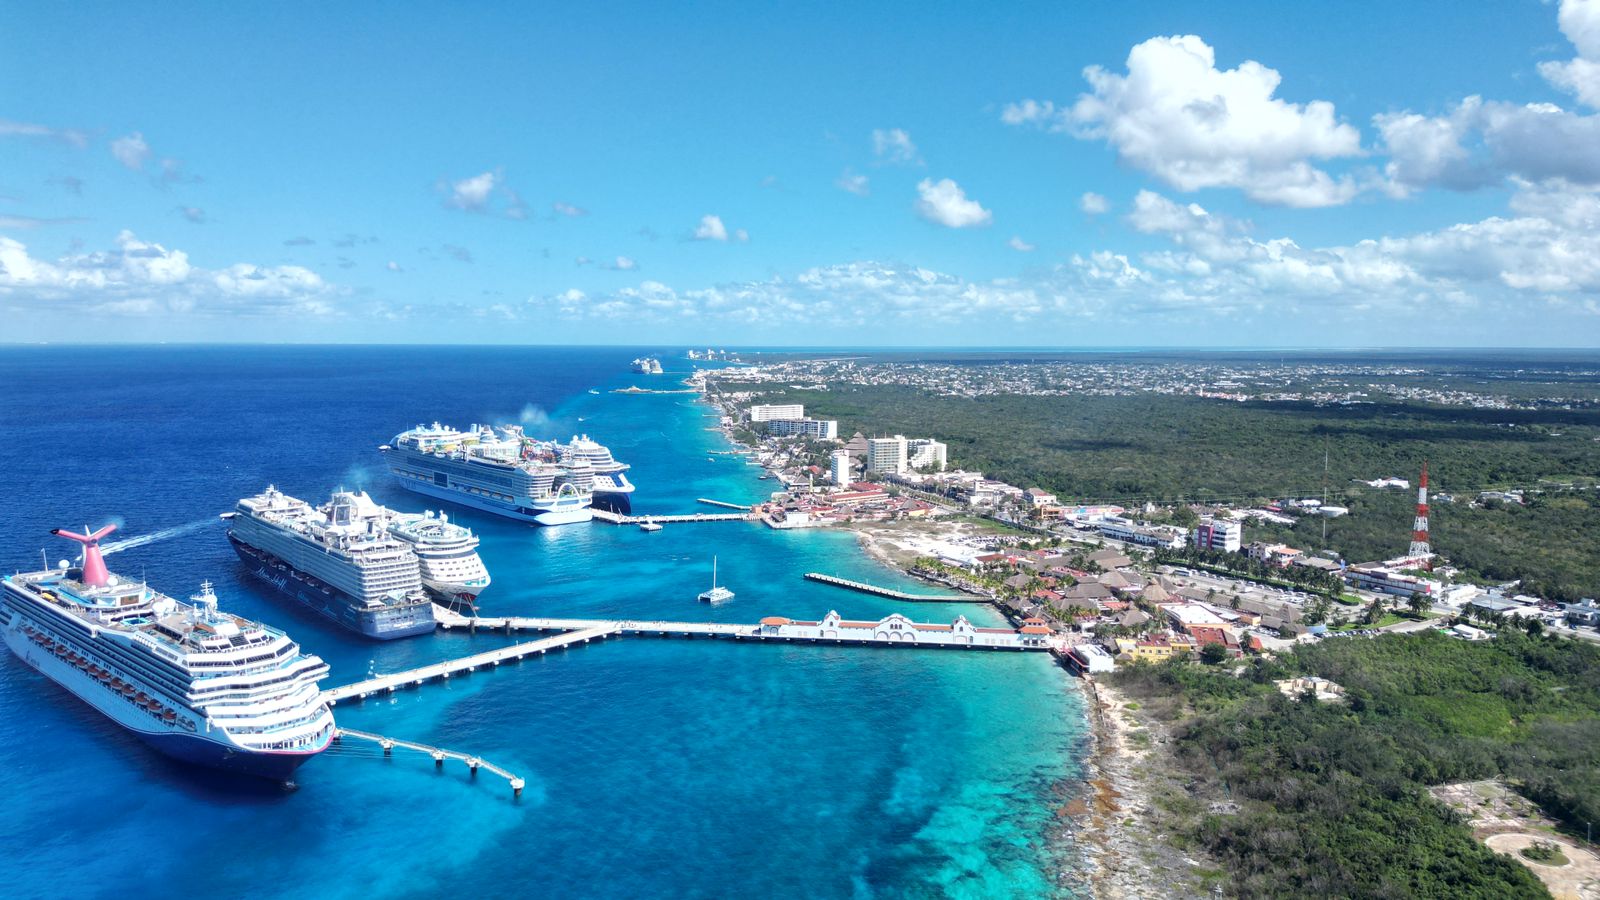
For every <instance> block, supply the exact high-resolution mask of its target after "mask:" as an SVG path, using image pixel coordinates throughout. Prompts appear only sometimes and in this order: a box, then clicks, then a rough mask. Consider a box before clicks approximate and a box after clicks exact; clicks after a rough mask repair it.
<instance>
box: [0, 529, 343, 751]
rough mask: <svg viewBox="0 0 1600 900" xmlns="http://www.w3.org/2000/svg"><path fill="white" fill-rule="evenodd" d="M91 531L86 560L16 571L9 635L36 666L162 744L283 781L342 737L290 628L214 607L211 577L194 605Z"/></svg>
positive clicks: (10, 580) (0, 615)
mask: <svg viewBox="0 0 1600 900" xmlns="http://www.w3.org/2000/svg"><path fill="white" fill-rule="evenodd" d="M115 527H116V526H114V525H107V526H106V527H104V528H102V529H100V530H99V531H96V532H94V533H92V534H91V533H89V530H88V529H87V528H85V529H84V533H83V534H75V533H73V532H70V531H63V530H61V529H56V530H55V531H53V532H52V534H56V535H59V536H61V537H64V538H68V539H70V540H73V541H77V542H78V543H79V544H81V545H82V546H83V559H82V561H81V562H80V563H79V564H78V565H77V566H71V565H69V564H68V563H66V562H63V563H62V565H61V568H58V569H55V570H46V571H41V572H30V573H26V574H17V575H10V576H7V577H6V578H5V579H4V590H3V591H0V634H3V635H4V637H5V641H6V644H7V646H9V647H10V648H11V651H12V652H13V653H15V654H16V655H17V657H18V658H20V659H21V660H22V661H23V662H25V663H27V664H28V665H29V666H31V667H33V668H34V669H37V670H38V671H39V672H40V673H42V674H43V675H44V676H45V677H47V678H49V679H50V680H52V681H54V682H56V683H57V684H59V685H61V686H62V687H64V688H66V689H67V690H69V691H71V692H72V693H73V694H75V695H77V697H78V698H79V699H80V700H83V701H84V702H85V703H88V704H89V705H90V706H92V707H94V708H95V709H96V710H98V711H99V712H100V713H102V714H103V715H105V716H106V717H107V718H109V719H111V720H112V721H113V722H116V723H117V724H118V725H120V726H122V727H123V728H126V729H128V730H129V731H131V732H133V733H134V734H135V735H137V736H138V737H139V738H140V739H142V740H143V741H145V742H146V743H147V744H149V745H150V746H152V747H154V748H155V749H156V750H159V751H161V752H162V753H165V754H167V755H168V756H171V757H173V758H175V759H179V760H182V761H184V762H188V763H195V764H198V765H204V766H208V767H211V768H216V769H222V770H225V771H229V772H238V773H243V774H248V775H254V776H258V777H262V778H270V779H273V780H277V781H286V780H288V778H289V777H290V776H291V775H292V774H293V773H294V771H295V769H297V768H298V767H299V766H300V765H301V764H302V763H304V762H305V761H306V760H308V759H310V758H311V757H313V756H315V755H317V754H318V753H321V752H322V751H323V750H325V749H326V748H327V746H328V743H329V741H331V740H332V739H333V713H332V712H330V711H329V710H328V704H326V703H325V702H323V700H322V692H321V690H320V689H319V688H318V686H317V683H318V682H319V681H321V680H322V679H323V678H324V677H326V676H327V674H328V666H327V664H326V663H324V662H323V661H322V660H321V659H319V658H317V657H315V656H312V655H309V654H305V653H302V652H300V647H299V646H298V645H297V644H295V642H294V641H293V640H291V639H290V638H289V636H288V635H286V634H284V633H283V632H282V631H279V630H278V629H276V628H273V627H271V626H268V625H263V624H261V623H260V622H252V621H250V620H249V619H244V618H241V617H239V616H235V615H232V614H229V613H225V612H222V611H221V610H219V609H218V608H217V597H216V595H215V594H213V593H212V592H211V586H210V584H209V583H207V584H203V585H202V586H201V589H200V592H199V593H198V594H196V595H195V596H194V597H192V598H191V602H190V603H182V602H179V601H177V600H175V599H173V598H171V597H169V596H167V595H165V594H162V593H160V592H159V591H156V590H153V589H151V588H150V587H148V586H147V585H145V584H144V583H143V582H142V581H134V580H133V579H130V578H123V577H119V576H117V575H115V574H113V573H112V572H110V571H108V570H107V569H106V564H105V560H104V558H103V557H102V555H101V551H100V540H101V539H102V538H104V537H105V536H106V535H107V534H110V533H111V531H112V530H113V529H114V528H115Z"/></svg>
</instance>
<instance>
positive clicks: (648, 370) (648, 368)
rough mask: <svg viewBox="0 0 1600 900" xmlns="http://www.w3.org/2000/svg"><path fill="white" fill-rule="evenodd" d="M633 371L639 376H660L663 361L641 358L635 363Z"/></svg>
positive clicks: (653, 358)
mask: <svg viewBox="0 0 1600 900" xmlns="http://www.w3.org/2000/svg"><path fill="white" fill-rule="evenodd" d="M633 371H634V372H635V373H637V374H639V375H660V374H661V360H659V359H656V358H655V357H654V356H641V357H640V358H638V359H636V360H634V361H633Z"/></svg>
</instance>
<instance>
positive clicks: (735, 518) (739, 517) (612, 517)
mask: <svg viewBox="0 0 1600 900" xmlns="http://www.w3.org/2000/svg"><path fill="white" fill-rule="evenodd" d="M702 502H706V501H702ZM729 505H731V504H729ZM592 511H593V513H594V518H595V521H597V522H610V523H611V524H612V525H638V524H639V523H640V522H655V523H656V524H658V525H671V524H673V523H675V522H746V521H749V519H750V516H749V515H747V514H746V513H742V512H740V513H688V514H683V515H667V516H625V515H623V514H621V513H617V512H612V511H611V510H609V509H595V510H592Z"/></svg>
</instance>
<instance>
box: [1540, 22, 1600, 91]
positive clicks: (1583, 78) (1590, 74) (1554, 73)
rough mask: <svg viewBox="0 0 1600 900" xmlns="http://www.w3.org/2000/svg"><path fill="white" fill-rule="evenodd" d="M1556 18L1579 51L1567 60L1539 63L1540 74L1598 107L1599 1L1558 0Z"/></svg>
mask: <svg viewBox="0 0 1600 900" xmlns="http://www.w3.org/2000/svg"><path fill="white" fill-rule="evenodd" d="M1556 21H1557V23H1558V24H1559V25H1560V26H1561V33H1562V34H1564V35H1566V36H1567V40H1569V41H1571V42H1572V46H1573V47H1575V48H1577V51H1578V55H1577V57H1576V58H1575V59H1571V60H1568V61H1566V62H1544V63H1540V64H1539V74H1540V75H1543V76H1544V77H1545V79H1546V80H1547V81H1549V82H1550V83H1551V84H1553V85H1555V86H1556V87H1558V88H1561V89H1562V90H1564V91H1567V92H1568V93H1570V94H1572V95H1573V96H1575V97H1577V98H1578V102H1580V103H1582V104H1584V105H1585V106H1588V107H1590V108H1591V109H1600V2H1596V0H1561V11H1560V12H1559V13H1558V14H1557V16H1556Z"/></svg>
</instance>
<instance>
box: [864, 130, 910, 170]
mask: <svg viewBox="0 0 1600 900" xmlns="http://www.w3.org/2000/svg"><path fill="white" fill-rule="evenodd" d="M872 154H873V155H874V156H876V157H878V159H879V160H881V161H883V162H886V163H896V164H898V165H907V166H909V165H917V164H920V163H921V162H922V160H921V158H919V157H918V156H917V145H916V144H914V143H912V142H911V135H909V134H907V133H906V132H905V130H904V129H900V128H878V129H874V130H873V132H872Z"/></svg>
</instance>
